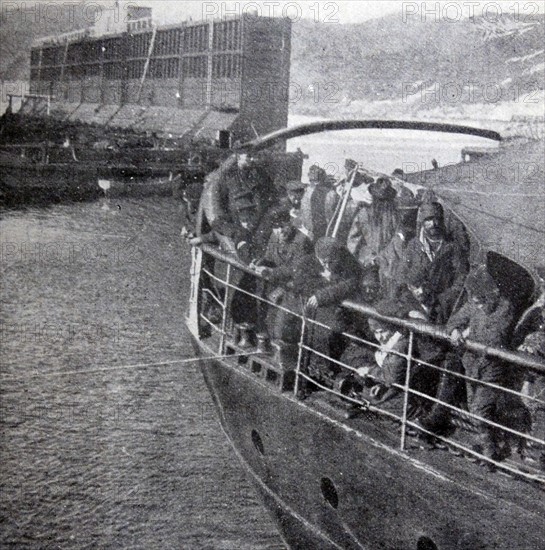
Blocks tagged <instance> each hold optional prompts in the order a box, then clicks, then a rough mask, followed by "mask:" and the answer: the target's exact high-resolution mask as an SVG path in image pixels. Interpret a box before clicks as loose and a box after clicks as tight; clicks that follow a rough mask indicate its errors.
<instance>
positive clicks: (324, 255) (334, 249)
mask: <svg viewBox="0 0 545 550" xmlns="http://www.w3.org/2000/svg"><path fill="white" fill-rule="evenodd" d="M342 248H343V246H342V244H340V243H339V242H338V241H337V240H336V239H334V238H333V237H321V238H319V239H318V241H317V242H316V245H315V246H314V253H315V254H316V257H317V258H318V259H320V260H324V261H328V260H331V259H332V258H333V257H334V256H336V255H337V254H338V253H339V251H340V250H341V249H342Z"/></svg>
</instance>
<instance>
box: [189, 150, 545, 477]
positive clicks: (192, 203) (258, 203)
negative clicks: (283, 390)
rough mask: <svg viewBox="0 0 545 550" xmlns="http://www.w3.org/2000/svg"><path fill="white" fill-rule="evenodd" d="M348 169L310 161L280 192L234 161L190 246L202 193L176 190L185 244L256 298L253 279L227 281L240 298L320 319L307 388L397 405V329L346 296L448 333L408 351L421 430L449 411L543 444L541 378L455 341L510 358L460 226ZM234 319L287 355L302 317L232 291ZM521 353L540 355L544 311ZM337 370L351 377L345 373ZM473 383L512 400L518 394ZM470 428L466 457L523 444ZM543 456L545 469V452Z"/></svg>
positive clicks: (505, 305)
mask: <svg viewBox="0 0 545 550" xmlns="http://www.w3.org/2000/svg"><path fill="white" fill-rule="evenodd" d="M345 172H346V173H345V176H344V177H343V178H342V179H340V180H338V181H337V180H335V179H333V178H331V177H329V176H328V175H327V174H326V172H325V171H324V170H323V169H321V168H320V167H318V166H316V165H314V166H311V167H310V170H309V173H308V179H309V183H308V184H303V183H302V182H301V181H287V182H285V183H284V184H283V185H281V186H278V185H275V184H274V183H273V182H272V181H271V180H270V179H268V178H267V175H266V174H265V173H264V172H263V171H261V170H260V169H259V166H258V165H256V164H255V163H253V162H252V161H251V159H249V158H248V157H247V156H245V155H240V156H239V158H238V165H237V166H236V167H234V169H233V170H230V171H227V172H225V173H223V174H221V181H220V182H219V185H218V187H217V193H216V194H217V195H218V196H217V197H216V200H217V201H218V204H219V205H220V206H221V209H220V212H221V214H220V215H218V216H216V217H215V219H213V220H209V223H208V224H206V223H205V226H206V227H207V230H206V231H204V232H202V233H201V234H200V235H199V236H196V232H195V227H194V224H195V217H196V213H197V210H198V204H199V199H200V197H201V194H202V191H203V184H202V183H200V182H195V183H193V184H191V185H189V186H188V187H187V188H186V189H185V190H184V194H183V199H184V200H183V203H182V204H183V206H182V209H183V217H184V228H183V230H182V232H183V234H184V235H186V236H187V237H188V238H189V239H190V243H191V244H192V245H193V246H198V245H199V244H201V243H203V242H206V243H218V244H219V245H220V246H221V247H222V248H223V249H224V250H227V251H228V252H231V253H233V254H236V255H237V256H238V258H239V259H240V260H241V261H242V262H244V263H246V264H247V265H249V266H251V267H252V268H253V269H254V270H255V272H257V273H259V274H260V275H261V276H262V279H264V280H265V281H266V285H265V287H264V288H258V285H260V284H262V283H260V282H259V280H258V279H257V278H256V277H250V276H248V275H244V274H243V273H242V272H241V273H240V274H239V277H238V281H237V282H238V284H239V286H240V287H241V288H244V289H245V290H247V291H251V292H258V291H260V292H261V291H262V292H263V293H264V294H265V296H266V297H267V299H268V301H269V302H272V303H275V304H282V306H283V308H285V309H288V310H290V311H294V312H296V313H298V314H302V313H305V315H307V316H309V317H312V316H314V315H315V314H316V313H317V312H318V311H329V312H330V315H331V322H330V323H329V326H330V330H329V332H328V334H327V336H326V340H327V342H326V353H325V355H327V356H328V358H329V359H328V360H323V361H315V362H314V366H313V367H312V366H311V367H309V368H310V369H312V368H313V369H314V370H313V371H312V375H313V377H314V378H315V379H316V380H319V381H321V382H322V383H323V384H327V385H330V386H334V387H337V388H341V389H342V388H346V387H350V388H351V389H352V390H354V388H356V390H357V391H358V392H360V393H361V395H363V396H364V397H365V399H366V400H368V401H370V402H372V403H374V404H376V405H379V404H381V405H384V404H387V403H388V402H391V401H394V400H396V399H397V400H399V399H400V398H401V396H402V391H403V390H402V389H401V388H400V386H404V385H405V383H406V376H407V360H406V358H405V357H404V355H405V354H407V352H408V349H409V345H410V344H409V335H408V332H407V331H405V330H403V329H400V328H398V327H396V326H395V325H393V324H389V323H387V322H382V321H377V320H374V319H367V318H365V317H363V316H361V315H360V314H358V313H356V312H354V311H353V310H348V309H346V308H342V307H341V306H340V304H341V303H342V302H343V301H345V300H353V301H355V302H358V303H362V304H365V305H369V306H372V307H374V308H375V309H376V310H377V311H378V312H379V313H381V314H382V315H384V316H386V317H397V318H402V319H407V320H412V321H413V322H421V323H426V324H430V325H435V326H438V327H439V328H443V329H445V330H446V331H447V333H448V334H449V335H450V339H451V341H450V342H445V343H442V342H441V341H440V340H438V339H435V338H432V337H426V336H422V335H417V336H416V338H415V341H414V343H413V355H414V356H415V357H416V358H417V359H418V360H417V361H414V362H413V365H412V368H411V371H410V372H411V376H410V381H409V382H410V387H411V389H412V390H414V391H415V392H417V393H418V394H413V395H411V396H410V399H409V411H410V418H411V419H412V420H413V421H414V422H416V423H417V424H418V425H420V426H421V427H422V428H424V429H425V430H426V431H427V432H428V433H431V434H436V435H450V434H451V433H453V431H454V430H455V426H454V424H453V415H452V412H451V411H452V409H450V408H449V407H448V406H445V404H446V405H449V406H451V407H456V408H462V409H466V408H467V409H468V410H469V411H470V412H471V413H473V414H474V415H475V416H477V417H479V418H481V419H484V420H488V421H491V422H494V423H496V424H500V425H503V426H507V427H508V428H510V429H512V430H516V431H519V432H524V433H532V435H534V436H536V437H538V438H539V439H544V438H545V429H544V427H545V409H544V404H543V401H544V396H543V390H544V388H545V385H544V381H543V377H539V376H531V375H528V374H524V372H523V371H522V370H521V369H517V368H515V367H513V365H510V364H508V363H506V362H504V361H501V360H499V359H495V358H493V357H490V356H486V355H480V354H477V353H475V352H471V351H467V350H466V349H465V348H464V347H462V346H461V345H460V344H461V343H462V342H463V341H464V340H465V339H470V340H472V341H475V342H479V343H481V344H484V345H487V346H493V347H496V348H504V349H513V347H512V342H511V335H512V331H513V328H514V326H515V321H516V319H515V318H514V314H513V306H512V305H511V303H510V301H509V299H508V298H507V297H505V296H503V295H502V293H501V292H500V289H499V288H498V285H497V283H496V281H495V280H494V278H493V277H492V276H491V275H490V273H489V272H488V270H487V268H486V266H484V265H480V266H473V267H472V268H471V269H470V262H469V252H470V242H469V238H468V235H467V232H466V230H465V228H464V226H463V224H462V223H461V222H460V221H459V220H458V219H457V218H456V217H455V216H454V215H453V214H452V213H450V212H449V211H447V210H445V209H444V208H443V207H442V205H441V204H440V203H439V202H438V200H437V199H436V197H435V196H434V194H433V192H430V191H428V190H424V191H422V190H420V191H417V192H416V193H415V192H412V191H411V190H410V189H409V187H408V186H407V185H406V184H404V182H403V181H402V180H401V179H400V178H398V177H394V176H395V175H396V173H395V172H394V175H393V176H392V177H389V176H380V177H373V176H372V175H370V174H369V173H367V172H366V171H365V170H363V169H360V168H359V167H358V166H357V163H356V162H355V161H352V160H347V161H346V163H345ZM349 189H350V192H349V193H348V190H349ZM343 199H344V200H343ZM341 211H342V212H341ZM205 213H206V212H205ZM339 214H342V215H339ZM256 281H257V282H256ZM206 284H208V285H210V286H211V287H213V286H214V285H212V284H211V283H210V281H208V282H207V283H206ZM219 292H221V291H219V290H216V293H219ZM205 307H208V309H209V312H208V315H209V317H210V318H212V319H213V318H214V315H215V313H216V314H218V313H219V312H214V307H213V305H212V302H209V304H208V306H205ZM231 312H232V315H233V319H234V320H235V321H239V322H240V321H250V322H253V323H254V324H256V325H257V326H258V327H259V329H260V330H266V331H267V332H269V334H270V335H271V337H272V338H273V339H276V340H278V341H282V342H284V344H286V345H292V346H295V345H296V344H297V343H298V341H299V338H300V330H301V321H300V319H299V318H298V317H297V316H295V315H291V314H289V313H287V312H286V311H284V309H278V308H270V307H269V308H265V309H264V308H263V307H255V301H254V302H253V303H251V302H250V300H249V299H248V297H247V295H246V294H244V293H240V294H238V295H235V297H234V298H233V302H232V304H231ZM343 333H349V334H351V335H355V336H356V337H358V340H357V341H353V340H352V339H349V338H347V337H346V336H345V335H343ZM362 342H371V343H373V344H374V346H370V345H368V344H367V345H365V344H362ZM518 349H519V351H522V352H524V353H527V354H531V355H533V356H539V357H540V358H544V357H545V310H544V309H542V310H541V318H540V320H539V322H538V323H536V324H535V326H534V327H533V330H532V331H531V332H530V333H529V334H528V335H527V336H526V338H525V340H524V342H523V343H522V344H520V346H519V348H518ZM340 362H342V363H344V364H347V365H349V366H351V367H352V368H353V371H351V372H352V374H351V375H349V377H347V375H346V372H347V371H346V369H343V368H342V367H341V366H340V365H339V363H340ZM429 365H436V366H439V367H440V368H441V369H443V370H441V371H439V370H437V369H433V368H431V367H430V366H429ZM354 372H357V374H353V373H354ZM456 374H460V375H465V376H467V377H470V378H472V379H473V380H475V381H472V380H466V379H464V378H462V377H460V376H455V375H456ZM478 381H482V382H485V383H490V384H493V385H495V386H500V387H503V388H508V389H511V390H516V391H517V392H521V391H522V393H523V395H526V396H527V398H524V397H523V398H521V397H519V396H518V395H516V394H513V393H509V392H505V391H500V390H497V389H495V388H494V387H491V386H488V385H482V384H480V383H478ZM426 396H430V397H432V398H435V399H437V400H438V401H441V403H442V404H438V403H436V402H434V401H432V400H430V399H426ZM532 397H534V398H536V397H537V398H538V399H540V400H541V403H540V402H539V401H536V400H534V399H532ZM473 424H474V425H475V428H476V432H477V436H476V439H475V441H474V443H473V450H474V451H476V452H478V453H480V454H482V455H484V456H486V457H488V458H491V459H494V460H502V459H505V458H506V457H507V456H509V455H510V453H511V446H512V444H513V443H516V444H517V447H518V450H519V452H521V453H522V452H523V450H524V440H522V439H520V438H516V437H513V436H512V435H510V434H509V433H508V432H505V431H504V430H501V429H497V428H495V427H493V426H491V425H490V424H488V423H486V422H483V421H479V420H475V419H474V420H473ZM532 428H533V429H532ZM542 451H543V449H542ZM540 457H541V458H540V461H541V467H542V468H545V451H543V452H541V455H540Z"/></svg>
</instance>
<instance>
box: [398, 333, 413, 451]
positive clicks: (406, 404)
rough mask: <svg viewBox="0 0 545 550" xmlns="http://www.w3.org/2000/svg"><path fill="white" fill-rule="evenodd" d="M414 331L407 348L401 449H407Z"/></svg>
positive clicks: (410, 334)
mask: <svg viewBox="0 0 545 550" xmlns="http://www.w3.org/2000/svg"><path fill="white" fill-rule="evenodd" d="M413 347H414V332H412V331H411V332H409V348H408V350H407V373H406V375H405V388H404V391H403V417H402V419H401V445H400V447H401V450H402V451H404V450H405V440H406V438H407V435H406V433H405V430H406V427H407V411H408V409H409V386H410V382H411V367H412V362H413Z"/></svg>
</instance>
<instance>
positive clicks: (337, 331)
mask: <svg viewBox="0 0 545 550" xmlns="http://www.w3.org/2000/svg"><path fill="white" fill-rule="evenodd" d="M314 251H315V255H316V259H317V260H318V262H319V263H320V266H321V268H322V271H321V278H322V286H321V288H318V289H317V290H315V292H314V293H313V294H312V296H310V298H309V299H308V300H307V303H306V311H307V313H309V314H310V315H313V314H314V312H315V311H316V309H317V308H319V307H320V308H323V307H333V308H334V315H333V317H334V318H333V322H332V325H331V330H330V333H329V335H328V356H329V357H331V359H333V360H334V361H335V360H337V361H338V360H339V359H340V358H341V355H342V354H343V352H344V350H345V349H346V347H347V345H348V340H347V338H346V337H345V336H343V335H342V333H343V332H346V331H347V330H348V329H349V328H350V326H351V325H352V324H353V323H354V321H355V319H353V316H352V315H351V313H350V312H348V311H346V310H344V309H343V308H342V307H340V304H341V303H342V302H343V301H344V300H347V299H350V298H356V299H357V297H358V294H359V290H360V282H361V279H362V274H363V270H362V268H361V267H360V265H359V264H358V262H357V261H356V259H355V258H354V257H353V256H352V254H350V252H348V250H347V248H346V247H345V246H343V245H342V244H340V243H339V242H338V241H337V240H335V239H334V238H332V237H322V238H321V239H319V240H318V242H317V243H316V246H315V248H314ZM334 361H333V362H331V364H330V365H329V366H330V368H331V370H332V372H333V374H336V373H338V371H339V370H340V369H339V366H338V365H336V364H335V363H334Z"/></svg>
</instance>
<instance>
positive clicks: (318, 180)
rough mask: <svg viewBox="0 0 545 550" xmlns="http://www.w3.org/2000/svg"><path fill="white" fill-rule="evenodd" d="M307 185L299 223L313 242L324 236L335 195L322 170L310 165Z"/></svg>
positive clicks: (332, 210) (334, 203) (333, 208)
mask: <svg viewBox="0 0 545 550" xmlns="http://www.w3.org/2000/svg"><path fill="white" fill-rule="evenodd" d="M308 178H309V182H310V183H309V185H308V187H307V188H306V190H305V194H304V195H303V198H302V201H301V221H302V224H303V225H304V227H305V228H306V229H307V231H308V232H309V236H310V237H311V239H312V241H313V242H317V241H318V239H319V238H321V237H323V236H325V234H326V231H327V226H328V224H329V221H330V220H331V217H332V215H333V213H334V212H335V206H336V201H337V200H338V199H337V197H336V195H335V194H330V193H329V192H330V191H331V185H330V183H329V181H328V178H327V174H326V172H325V170H324V169H323V168H320V167H319V166H317V165H312V166H311V167H310V168H309V171H308ZM333 201H335V202H333Z"/></svg>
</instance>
